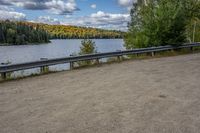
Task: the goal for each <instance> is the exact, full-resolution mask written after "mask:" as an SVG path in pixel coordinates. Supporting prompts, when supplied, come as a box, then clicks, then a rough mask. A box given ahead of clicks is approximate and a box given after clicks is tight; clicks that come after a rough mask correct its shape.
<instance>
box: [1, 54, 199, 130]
mask: <svg viewBox="0 0 200 133" xmlns="http://www.w3.org/2000/svg"><path fill="white" fill-rule="evenodd" d="M199 132H200V54H190V55H182V56H176V57H168V58H158V59H149V60H141V61H133V60H132V61H125V62H122V63H114V64H110V65H108V64H107V65H102V66H99V67H92V68H86V69H79V70H73V71H67V72H59V73H54V74H48V75H43V76H37V77H31V78H25V79H22V80H16V81H10V82H5V83H1V84H0V133H199Z"/></svg>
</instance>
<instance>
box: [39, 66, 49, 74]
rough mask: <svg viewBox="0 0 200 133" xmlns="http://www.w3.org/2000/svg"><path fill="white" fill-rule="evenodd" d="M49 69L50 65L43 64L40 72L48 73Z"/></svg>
mask: <svg viewBox="0 0 200 133" xmlns="http://www.w3.org/2000/svg"><path fill="white" fill-rule="evenodd" d="M48 71H49V68H48V66H42V67H40V72H41V73H46V72H48Z"/></svg>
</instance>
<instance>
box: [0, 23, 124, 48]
mask: <svg viewBox="0 0 200 133" xmlns="http://www.w3.org/2000/svg"><path fill="white" fill-rule="evenodd" d="M123 35H124V32H121V31H114V30H103V29H97V28H86V27H77V26H66V25H48V24H42V23H32V22H17V21H16V22H13V21H9V20H6V21H0V43H1V45H9V44H12V45H22V44H32V43H34V44H39V43H48V42H50V39H88V38H89V39H93V38H95V39H105V38H106V39H107V38H122V37H123Z"/></svg>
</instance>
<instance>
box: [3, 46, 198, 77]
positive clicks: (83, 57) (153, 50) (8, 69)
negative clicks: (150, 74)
mask: <svg viewBox="0 0 200 133" xmlns="http://www.w3.org/2000/svg"><path fill="white" fill-rule="evenodd" d="M199 46H200V43H191V44H183V45H180V46H160V47H151V48H142V49H133V50H124V51H116V52H107V53H96V54H88V55H80V56H70V57H66V58H57V59H46V60H40V61H34V62H27V63H21V64H9V65H2V66H0V73H1V77H2V79H6V75H7V73H11V72H14V71H19V70H26V69H32V68H38V67H40V68H41V70H44V68H45V67H48V66H52V65H58V64H65V63H70V69H73V63H74V62H78V61H86V60H97V61H98V60H99V59H102V58H109V57H120V56H124V55H134V54H135V55H138V54H144V53H151V54H152V56H154V55H155V53H156V52H162V51H168V50H176V49H183V48H190V49H191V50H193V48H194V47H199ZM98 62H99V61H98Z"/></svg>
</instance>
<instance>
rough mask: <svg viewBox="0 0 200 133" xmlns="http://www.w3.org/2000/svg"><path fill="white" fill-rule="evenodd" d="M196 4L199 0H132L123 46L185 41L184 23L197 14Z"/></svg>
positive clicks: (146, 45) (133, 46) (158, 44)
mask: <svg viewBox="0 0 200 133" xmlns="http://www.w3.org/2000/svg"><path fill="white" fill-rule="evenodd" d="M188 1H189V2H188ZM194 2H197V3H196V4H194ZM144 3H145V4H144ZM198 7H199V0H145V2H140V3H139V2H137V3H134V4H133V8H132V10H131V13H130V14H131V22H130V23H129V25H128V27H129V31H128V33H127V34H126V36H125V46H126V48H127V49H131V48H141V47H151V46H160V45H178V44H182V43H184V42H186V41H187V38H188V37H187V34H186V31H187V25H188V24H189V23H190V22H191V19H192V18H193V17H196V16H199V12H198V11H199V8H198Z"/></svg>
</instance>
